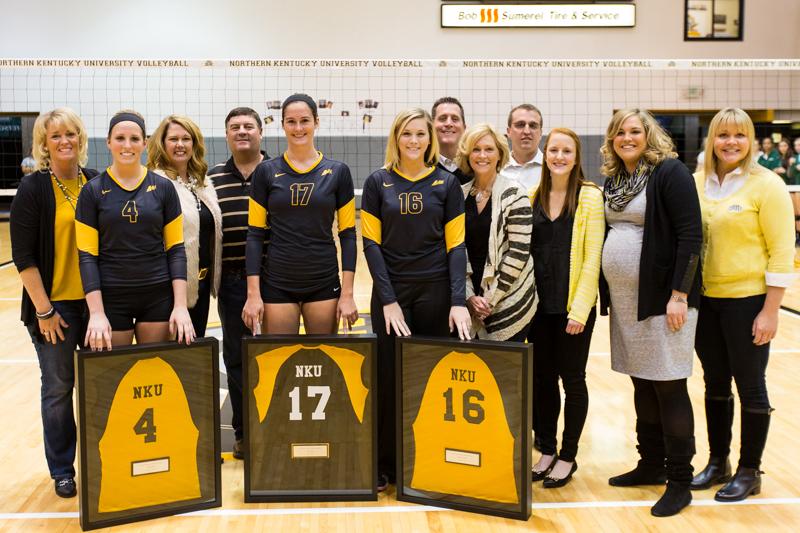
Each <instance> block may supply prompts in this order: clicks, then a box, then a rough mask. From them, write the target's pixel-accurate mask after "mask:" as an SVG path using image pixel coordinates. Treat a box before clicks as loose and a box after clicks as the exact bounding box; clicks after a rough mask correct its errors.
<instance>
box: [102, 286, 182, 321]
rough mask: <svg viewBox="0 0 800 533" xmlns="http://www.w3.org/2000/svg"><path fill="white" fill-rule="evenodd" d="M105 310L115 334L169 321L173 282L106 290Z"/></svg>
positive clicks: (105, 288)
mask: <svg viewBox="0 0 800 533" xmlns="http://www.w3.org/2000/svg"><path fill="white" fill-rule="evenodd" d="M102 292H103V307H104V308H105V311H106V317H107V318H108V321H109V322H110V323H111V329H112V330H113V331H129V330H132V329H133V325H134V323H136V322H169V316H170V315H171V314H172V282H171V281H165V282H163V283H157V284H155V285H145V286H144V287H103V289H102Z"/></svg>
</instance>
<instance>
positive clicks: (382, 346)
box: [361, 109, 471, 489]
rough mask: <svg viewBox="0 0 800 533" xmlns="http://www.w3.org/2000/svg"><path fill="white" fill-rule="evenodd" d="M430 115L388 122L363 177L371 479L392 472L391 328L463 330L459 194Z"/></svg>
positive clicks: (408, 114) (437, 332)
mask: <svg viewBox="0 0 800 533" xmlns="http://www.w3.org/2000/svg"><path fill="white" fill-rule="evenodd" d="M438 159H439V149H438V143H437V140H436V136H435V135H434V129H433V121H432V120H431V117H430V115H428V113H427V112H425V111H424V110H422V109H411V110H408V111H404V112H402V113H400V114H399V115H398V116H397V117H396V118H395V120H394V123H393V124H392V129H391V131H390V133H389V139H388V143H387V146H386V162H385V165H384V167H383V168H381V169H380V170H377V171H375V172H373V173H372V174H371V175H370V176H369V177H368V178H367V180H366V182H365V183H364V196H363V198H362V201H361V224H362V225H361V231H362V234H363V238H364V254H365V255H366V257H367V264H368V265H369V270H370V274H371V275H372V281H373V290H372V304H371V306H370V312H371V318H372V330H373V331H374V332H375V334H376V335H377V336H378V413H379V417H378V454H379V457H378V471H379V473H380V479H379V480H378V487H379V489H382V488H385V486H386V484H387V483H388V482H392V481H393V480H394V477H395V475H394V474H395V437H394V435H395V419H394V417H395V413H394V411H395V409H394V404H395V401H394V389H395V367H394V338H392V335H393V334H394V335H400V336H404V335H410V334H411V332H414V333H415V334H420V335H433V336H441V337H446V336H448V326H449V329H450V330H451V331H452V330H453V329H457V330H458V334H459V337H461V338H462V339H467V338H469V326H470V322H471V319H470V316H469V312H468V311H467V308H466V303H465V287H466V270H467V260H466V251H465V247H464V196H463V194H462V192H461V186H460V185H459V183H458V180H457V179H456V178H455V177H454V176H453V175H452V174H450V173H449V172H446V171H444V170H441V169H439V168H437V166H436V164H437V161H438Z"/></svg>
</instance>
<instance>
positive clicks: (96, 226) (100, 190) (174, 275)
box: [75, 168, 186, 294]
mask: <svg viewBox="0 0 800 533" xmlns="http://www.w3.org/2000/svg"><path fill="white" fill-rule="evenodd" d="M75 229H76V239H77V243H78V257H79V260H80V270H81V281H82V282H83V291H84V293H86V294H88V293H90V292H92V291H96V290H99V289H100V288H101V287H140V286H142V285H154V284H157V283H163V282H165V281H169V280H171V279H184V280H185V279H186V251H185V250H184V248H183V214H182V213H181V204H180V200H179V199H178V193H177V192H176V191H175V187H174V186H173V185H172V182H171V181H170V180H169V179H167V178H164V177H162V176H159V175H158V174H155V173H153V172H150V171H148V170H146V169H144V170H143V172H142V177H141V179H140V180H139V183H137V184H136V186H135V187H133V188H132V189H126V188H125V187H123V186H122V185H120V184H119V182H117V180H116V179H115V178H114V176H113V175H112V173H111V169H110V168H108V169H106V171H105V172H103V173H102V174H100V175H99V176H97V177H96V178H94V179H92V180H91V181H89V183H87V184H86V185H85V186H84V187H83V190H82V191H81V194H80V196H79V197H78V206H77V209H76V213H75Z"/></svg>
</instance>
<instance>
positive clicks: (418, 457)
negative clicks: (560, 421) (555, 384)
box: [396, 337, 533, 520]
mask: <svg viewBox="0 0 800 533" xmlns="http://www.w3.org/2000/svg"><path fill="white" fill-rule="evenodd" d="M396 342H397V351H396V353H397V354H398V359H397V365H398V369H397V389H396V390H397V426H398V427H397V449H398V450H399V453H398V461H397V499H398V500H404V501H410V502H415V503H423V504H427V505H437V506H441V507H449V508H453V509H460V510H464V511H471V512H477V513H484V514H493V515H498V516H505V517H509V518H516V519H519V520H527V519H528V518H529V517H530V515H531V470H530V458H531V409H532V407H531V402H530V398H531V392H532V374H531V362H532V358H533V351H532V348H531V347H530V345H527V344H520V343H512V342H489V341H470V342H463V341H457V340H451V339H431V338H422V337H405V338H404V337H398V338H397V340H396Z"/></svg>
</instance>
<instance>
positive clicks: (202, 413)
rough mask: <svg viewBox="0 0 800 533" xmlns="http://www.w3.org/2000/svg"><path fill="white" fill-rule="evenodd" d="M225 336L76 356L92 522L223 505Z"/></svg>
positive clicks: (85, 500) (84, 503)
mask: <svg viewBox="0 0 800 533" xmlns="http://www.w3.org/2000/svg"><path fill="white" fill-rule="evenodd" d="M218 354H219V344H218V341H217V340H216V339H213V338H206V339H198V340H196V341H195V342H194V343H192V344H191V345H190V346H186V345H183V344H176V343H159V344H143V345H135V346H130V347H125V348H115V349H113V350H111V351H105V352H91V351H88V350H81V351H78V352H77V353H76V354H75V368H76V373H77V385H76V387H77V398H78V427H79V433H80V435H79V438H80V456H79V469H80V523H81V527H82V528H83V529H84V530H89V529H97V528H101V527H108V526H114V525H119V524H125V523H129V522H135V521H139V520H147V519H150V518H156V517H161V516H168V515H174V514H178V513H186V512H189V511H195V510H199V509H208V508H211V507H219V506H221V505H222V494H221V487H220V433H219V359H218V358H219V355H218Z"/></svg>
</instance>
